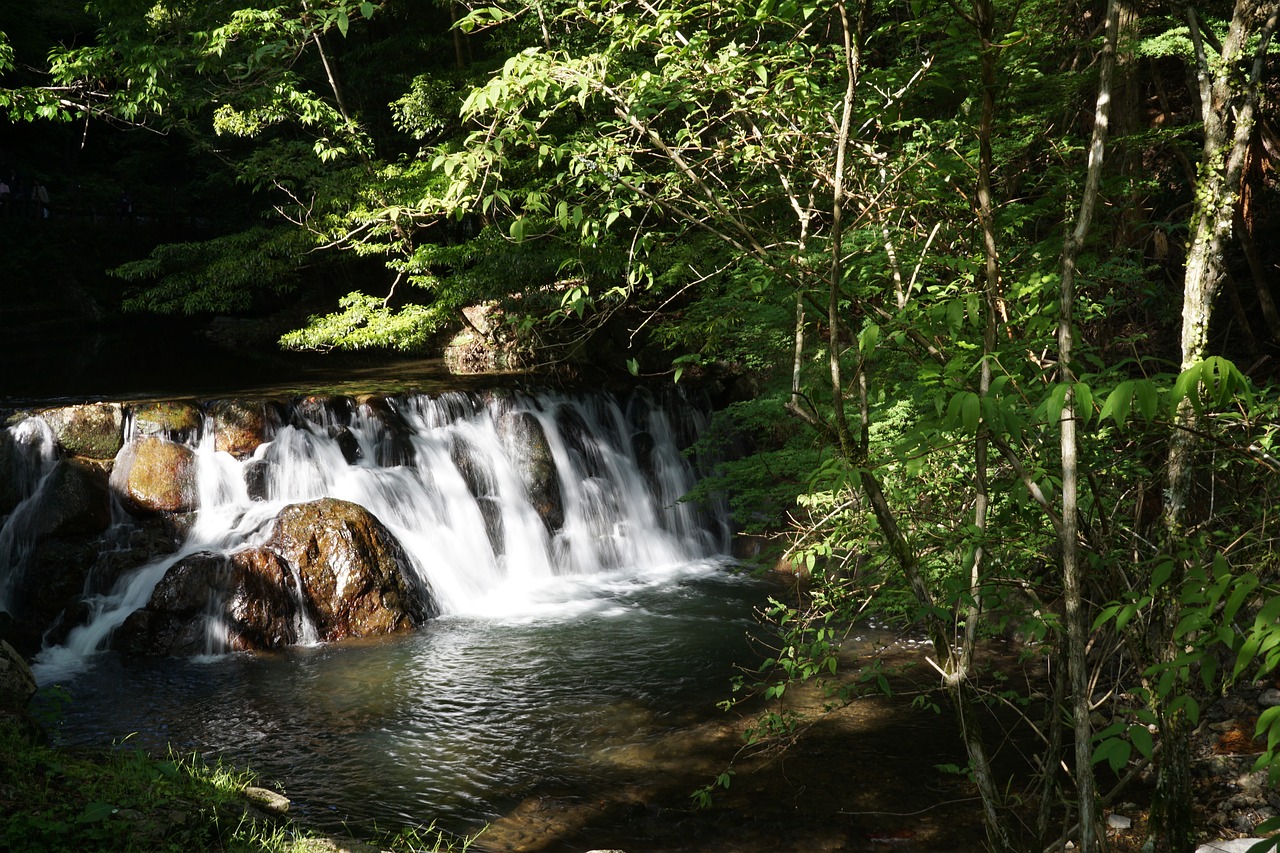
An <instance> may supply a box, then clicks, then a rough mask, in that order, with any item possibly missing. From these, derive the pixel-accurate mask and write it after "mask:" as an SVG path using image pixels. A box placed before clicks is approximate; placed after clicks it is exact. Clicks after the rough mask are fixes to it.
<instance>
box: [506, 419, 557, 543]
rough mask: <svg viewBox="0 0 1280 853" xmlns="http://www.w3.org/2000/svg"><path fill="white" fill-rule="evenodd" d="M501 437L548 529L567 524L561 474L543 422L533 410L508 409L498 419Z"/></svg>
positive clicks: (535, 507)
mask: <svg viewBox="0 0 1280 853" xmlns="http://www.w3.org/2000/svg"><path fill="white" fill-rule="evenodd" d="M497 427H498V437H499V438H500V439H501V440H502V443H503V445H504V446H505V447H506V449H507V454H508V455H509V456H511V458H512V459H514V460H516V462H517V464H516V466H515V467H516V470H517V471H518V472H519V474H520V477H521V479H522V480H523V481H524V487H525V491H526V492H527V493H528V495H529V501H530V503H532V504H533V508H534V509H535V510H536V511H537V513H538V515H539V516H540V517H541V518H542V523H543V524H545V525H546V527H547V531H548V532H550V533H555V532H556V531H558V530H559V529H560V528H561V527H563V526H564V498H563V496H562V494H561V492H560V474H559V472H558V471H557V470H556V462H555V457H554V456H553V455H552V453H551V445H550V444H549V443H548V442H547V435H546V433H545V432H544V431H543V429H542V424H541V423H539V421H538V419H537V418H536V417H534V415H533V414H532V413H530V412H509V413H506V414H504V415H502V416H501V417H500V418H499V419H498V424H497Z"/></svg>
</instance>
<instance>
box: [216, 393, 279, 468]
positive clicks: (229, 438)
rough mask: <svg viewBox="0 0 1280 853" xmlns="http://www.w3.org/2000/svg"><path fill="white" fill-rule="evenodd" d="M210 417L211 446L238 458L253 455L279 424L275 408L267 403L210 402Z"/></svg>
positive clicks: (268, 439) (269, 438)
mask: <svg viewBox="0 0 1280 853" xmlns="http://www.w3.org/2000/svg"><path fill="white" fill-rule="evenodd" d="M209 414H210V416H211V417H212V420H213V449H214V450H220V451H223V452H226V453H230V454H231V455H232V456H234V457H236V458H237V459H244V458H245V457H248V456H252V455H253V452H254V451H255V450H257V449H258V446H259V445H261V444H263V443H264V442H267V441H270V440H271V436H272V434H273V433H274V432H275V429H276V427H277V426H278V425H279V422H280V416H279V413H278V412H277V410H276V407H275V406H274V405H272V404H270V403H266V402H256V403H254V402H242V401H239V400H217V401H215V402H213V403H211V404H210V405H209Z"/></svg>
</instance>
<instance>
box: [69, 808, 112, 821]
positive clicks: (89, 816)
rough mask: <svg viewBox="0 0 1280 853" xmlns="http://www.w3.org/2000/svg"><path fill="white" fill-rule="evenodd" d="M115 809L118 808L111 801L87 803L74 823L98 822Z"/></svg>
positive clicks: (109, 815)
mask: <svg viewBox="0 0 1280 853" xmlns="http://www.w3.org/2000/svg"><path fill="white" fill-rule="evenodd" d="M117 811H118V809H117V808H116V807H115V806H113V805H112V804H111V803H88V804H87V805H85V807H84V811H82V812H81V813H80V816H79V817H77V818H76V823H100V822H101V821H104V820H106V819H107V818H109V817H111V816H112V815H113V814H115V813H116V812H117Z"/></svg>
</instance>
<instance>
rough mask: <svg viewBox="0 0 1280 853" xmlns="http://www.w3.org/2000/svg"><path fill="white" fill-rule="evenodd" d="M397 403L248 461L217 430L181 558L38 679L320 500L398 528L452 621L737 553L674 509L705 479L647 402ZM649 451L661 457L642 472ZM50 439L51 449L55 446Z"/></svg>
mask: <svg viewBox="0 0 1280 853" xmlns="http://www.w3.org/2000/svg"><path fill="white" fill-rule="evenodd" d="M386 402H387V404H388V405H389V407H390V409H391V410H392V411H393V414H394V418H393V420H394V423H393V424H392V425H391V427H390V428H389V427H388V424H387V423H385V420H386V416H385V415H384V414H382V413H381V412H380V411H379V408H374V407H370V406H369V405H367V404H366V405H360V406H357V407H355V408H354V410H353V411H351V413H350V415H349V417H348V416H344V415H341V414H340V413H339V412H338V411H336V410H334V409H332V408H328V407H320V406H316V405H315V404H314V403H312V404H309V405H307V406H305V407H301V406H300V407H296V408H295V409H294V410H293V412H292V418H290V419H289V420H288V422H287V423H286V425H285V426H282V427H280V428H279V430H278V431H277V432H276V434H275V435H274V436H273V437H272V440H271V441H269V442H268V443H266V444H263V445H262V446H260V447H259V448H258V449H257V451H256V452H255V453H254V455H253V457H252V459H246V460H237V459H235V458H233V457H232V456H230V455H229V454H227V453H224V452H219V451H215V450H214V441H213V430H212V428H211V425H210V424H206V426H205V429H204V430H203V433H202V436H201V437H200V438H199V439H198V442H197V446H196V448H195V449H196V456H197V460H198V469H197V470H198V478H197V483H198V512H197V516H196V520H195V523H194V524H193V526H192V527H191V529H190V532H189V534H188V535H187V538H186V540H185V542H184V543H183V545H182V547H181V548H180V549H179V551H178V552H177V553H176V554H173V555H170V556H167V557H165V558H163V559H160V560H157V561H155V562H153V563H150V564H148V565H144V566H142V567H140V568H138V569H136V570H134V571H133V572H131V573H128V574H126V575H125V576H124V577H122V578H121V579H120V580H119V581H118V582H117V584H116V585H115V587H114V588H112V589H110V590H107V591H105V592H101V593H99V594H96V595H94V596H92V598H91V599H90V602H89V603H90V605H91V608H92V616H91V618H90V619H89V621H88V622H87V623H86V624H84V625H82V626H80V627H78V628H76V629H75V630H74V631H72V632H71V634H70V635H69V636H68V637H67V640H66V642H65V643H64V644H63V645H61V646H57V647H53V648H47V649H45V650H44V651H43V652H41V654H40V656H39V658H38V659H37V666H36V671H37V677H38V678H39V680H40V681H41V682H45V683H47V682H49V681H53V680H57V679H61V678H65V677H67V676H68V675H71V674H73V673H75V672H76V671H79V670H80V669H82V668H83V666H84V665H85V663H86V661H88V660H90V659H91V658H92V656H93V655H94V654H96V653H97V652H99V651H101V650H103V649H104V648H106V647H107V645H108V644H109V641H110V636H111V633H112V632H113V631H114V630H115V629H116V628H117V627H119V626H120V625H121V624H122V623H123V622H124V620H125V619H126V618H127V617H128V616H129V615H130V614H131V613H132V612H134V611H135V610H137V609H138V608H140V607H143V606H144V605H145V604H146V603H147V601H148V599H149V598H150V596H151V594H152V592H153V590H154V589H155V586H156V584H158V583H159V581H160V580H161V578H163V577H164V574H165V572H166V571H168V569H169V568H170V567H171V566H173V565H174V564H175V563H177V562H178V561H179V560H181V559H182V558H184V557H186V556H188V555H190V554H193V553H197V552H214V553H222V554H228V553H232V552H234V551H236V550H239V549H244V548H251V547H257V546H259V545H261V544H262V542H263V541H264V540H265V539H266V537H267V534H268V531H269V530H270V527H271V522H272V520H273V519H274V518H275V516H276V515H277V514H278V513H279V512H280V510H281V509H283V508H284V507H285V506H287V505H290V504H295V503H300V502H305V501H311V500H316V499H318V498H322V497H333V498H339V499H343V500H348V501H352V502H354V503H358V504H360V505H362V506H364V507H365V508H366V509H368V510H369V511H370V512H371V513H372V514H373V515H375V516H376V517H377V518H378V519H379V520H380V521H381V522H382V523H383V524H384V525H386V526H387V528H388V529H389V530H390V531H391V532H392V533H393V534H394V535H395V536H396V538H397V539H398V540H399V541H400V543H401V545H402V546H403V547H404V549H405V551H406V552H407V554H408V555H409V558H410V561H411V563H412V565H411V567H410V568H411V571H412V572H413V573H415V574H416V575H417V580H418V581H419V582H420V584H421V586H422V587H423V588H425V589H429V590H431V591H432V594H433V595H434V597H435V600H436V604H437V606H438V607H439V609H440V611H441V612H442V613H443V614H445V615H457V616H469V617H483V618H494V617H503V618H507V617H511V616H513V615H516V614H520V613H522V612H528V611H530V610H533V611H537V610H538V609H539V608H545V607H546V606H548V605H550V604H551V602H561V603H560V604H559V605H556V606H568V605H567V604H565V603H564V599H563V597H562V595H561V594H558V593H556V592H553V591H551V590H556V589H557V585H558V584H559V585H561V586H562V584H563V580H564V579H565V578H568V577H576V578H583V577H589V576H596V575H599V576H601V577H602V578H605V577H617V576H624V577H637V576H644V575H647V574H657V575H661V574H662V573H664V572H669V571H671V570H672V569H673V568H676V567H679V566H682V565H687V564H688V563H690V562H693V561H698V560H701V559H704V558H707V557H711V556H713V555H716V554H718V553H722V552H723V551H724V550H725V546H726V545H727V543H726V542H725V541H723V538H722V537H721V536H718V535H716V534H713V533H712V532H711V531H709V530H708V529H707V525H706V522H705V519H706V516H704V515H702V514H701V513H700V512H699V510H698V509H697V508H695V507H693V506H691V505H687V504H680V503H678V499H679V497H680V496H682V495H683V494H685V493H686V492H687V491H688V490H689V489H690V488H691V487H692V486H693V485H694V483H695V473H694V472H693V471H692V469H691V467H690V465H689V464H688V462H687V461H686V459H685V458H684V457H683V456H682V455H681V453H680V450H679V447H678V446H677V444H676V438H675V436H676V429H675V427H674V426H673V424H672V422H671V415H670V414H669V413H667V412H665V411H663V410H662V409H661V408H659V407H657V406H654V405H652V404H651V403H650V402H649V401H648V398H647V396H644V395H637V396H636V397H635V398H634V399H633V400H631V401H630V402H629V404H628V407H627V411H624V410H623V408H622V407H621V406H619V405H618V403H617V402H616V401H615V400H614V399H613V398H611V397H605V396H594V397H589V398H569V397H563V396H542V397H538V398H534V397H529V396H525V395H514V396H508V397H496V398H493V399H491V400H490V401H489V402H488V403H483V402H481V401H480V399H479V398H477V397H475V396H474V395H469V394H464V393H448V394H444V395H441V396H439V397H434V398H428V397H422V396H412V397H403V398H392V399H390V400H388V401H386ZM515 413H528V415H530V416H532V417H533V418H534V419H536V421H537V422H538V423H539V424H540V425H541V427H542V430H543V432H544V433H545V436H546V440H547V444H548V446H549V447H550V450H551V454H552V457H553V460H554V467H555V471H556V472H557V476H558V480H559V490H560V494H561V499H562V504H563V515H564V520H563V524H562V525H561V526H560V527H559V528H558V529H556V530H552V531H549V530H548V528H547V525H546V524H544V522H543V519H542V518H541V517H540V516H539V514H538V512H537V510H536V509H535V507H534V505H533V502H532V501H531V496H530V495H529V494H528V491H527V489H526V486H525V477H524V476H523V475H522V472H523V471H524V470H525V469H526V467H527V466H528V465H529V450H530V448H528V447H522V446H519V445H517V444H516V443H514V442H512V441H511V440H510V439H509V435H508V438H507V440H504V433H503V430H502V424H503V423H504V417H505V418H510V417H511V416H512V415H513V414H515ZM683 414H689V412H688V411H685V412H683ZM24 423H25V422H24ZM344 431H349V433H350V435H349V436H347V437H346V440H347V441H348V442H349V441H350V439H351V438H354V442H355V445H356V446H358V448H359V451H358V453H357V454H356V458H355V459H354V460H353V461H352V462H348V459H347V456H345V455H344V452H343V445H342V443H341V441H340V439H342V438H343V433H344ZM46 432H47V430H46ZM128 437H129V436H126V438H128ZM637 438H639V439H640V440H641V441H642V443H643V444H644V446H645V447H646V448H648V447H651V449H648V450H646V452H645V453H644V456H645V459H643V460H642V459H640V458H638V457H637V452H636V449H635V447H636V444H637ZM44 441H45V445H47V446H49V447H51V439H47V438H46V439H44ZM28 443H29V442H28ZM42 446H44V445H42ZM350 449H351V448H350V445H349V444H348V446H347V450H348V453H350ZM41 452H42V453H44V454H45V456H48V461H47V462H46V463H42V464H45V466H46V468H48V467H50V466H51V465H52V452H51V450H50V451H47V452H46V451H41ZM41 458H42V459H43V458H45V457H44V456H41ZM455 460H456V461H455ZM464 460H465V461H464ZM382 462H385V463H386V464H382ZM459 463H462V464H463V467H466V468H467V469H469V473H470V477H468V476H466V475H465V474H464V472H463V470H462V468H460V467H459ZM642 463H643V464H642ZM250 466H266V469H267V472H266V475H265V477H264V479H263V482H264V483H265V492H266V494H265V496H262V495H260V496H259V497H260V498H262V499H258V500H254V499H252V498H251V497H250V489H249V487H248V486H247V485H246V483H247V479H248V478H247V477H246V472H247V471H249V470H250ZM45 474H47V471H44V472H43V474H42V476H43V475H45ZM468 480H470V486H469V485H468ZM477 494H478V495H479V497H477V496H476V495H477ZM21 509H22V507H21V506H20V507H19V509H18V510H15V511H14V513H12V514H11V515H10V517H9V519H8V520H7V521H8V523H6V526H5V528H4V530H0V591H3V590H4V589H6V588H7V586H8V583H7V578H8V577H9V575H10V574H12V573H13V572H14V571H17V570H18V569H19V568H20V566H19V563H20V559H21V556H22V555H21V554H19V553H18V552H17V550H16V548H17V546H9V545H7V544H6V543H7V542H8V541H9V540H13V541H17V537H15V535H14V534H7V531H8V530H9V528H10V527H11V526H12V527H14V529H15V530H21V529H22V526H21V524H19V523H17V522H15V519H16V518H18V517H19V513H20V511H21ZM486 510H488V512H487V517H486ZM6 535H8V536H9V539H6V538H5V536H6ZM6 547H8V548H9V549H10V551H11V552H12V553H8V552H6V551H5V550H4V549H5V548H6ZM5 572H9V574H4V573H5ZM2 602H3V598H0V603H2ZM300 610H301V611H302V612H303V613H304V617H303V618H305V608H300ZM220 635H221V636H225V634H223V633H222V629H221V627H220V626H219V625H218V624H217V622H216V620H213V621H211V622H210V651H214V652H216V651H219V650H220V648H219V639H220ZM298 635H299V637H300V638H301V639H302V641H303V643H308V642H314V639H315V636H316V634H315V629H314V627H312V626H309V625H308V624H306V623H305V621H304V623H303V624H301V625H299V632H298Z"/></svg>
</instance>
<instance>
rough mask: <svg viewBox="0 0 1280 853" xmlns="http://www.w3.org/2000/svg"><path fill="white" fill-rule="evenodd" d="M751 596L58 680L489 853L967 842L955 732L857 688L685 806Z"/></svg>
mask: <svg viewBox="0 0 1280 853" xmlns="http://www.w3.org/2000/svg"><path fill="white" fill-rule="evenodd" d="M765 592H766V590H765V589H764V588H763V587H762V586H760V585H759V584H756V583H754V582H750V581H747V580H744V579H742V578H737V577H734V576H731V575H729V574H726V573H724V572H723V571H722V570H711V571H708V570H707V567H701V568H698V569H696V570H689V569H687V568H686V569H684V570H681V571H678V572H676V573H675V574H673V575H670V576H668V577H667V578H666V579H665V580H664V581H663V582H661V583H653V582H651V581H646V582H643V583H637V582H635V581H634V579H629V578H621V577H616V576H615V577H612V578H606V579H592V580H591V581H590V582H589V583H586V584H575V585H574V589H573V590H572V593H571V594H570V595H567V596H566V595H561V594H557V595H556V596H554V597H553V598H551V599H548V600H547V601H545V602H537V601H531V602H529V604H530V606H529V607H526V608H524V609H523V611H521V612H519V613H515V614H511V615H508V616H503V617H498V618H493V619H481V618H470V617H467V618H464V617H450V618H446V619H443V620H440V621H439V622H437V623H434V624H432V625H430V626H429V627H427V628H426V629H424V630H423V631H421V632H420V633H418V634H414V635H411V636H408V637H399V638H393V639H381V640H366V641H356V642H347V643H342V644H338V645H332V646H320V647H314V648H295V649H290V650H288V651H286V652H282V653H277V654H258V655H230V656H223V657H217V658H211V659H206V660H173V659H170V660H163V661H155V660H151V661H147V660H121V659H118V658H115V657H114V656H110V655H105V656H102V657H101V658H100V659H99V660H98V662H97V664H96V666H95V667H94V668H93V669H92V670H91V671H90V672H89V673H86V674H84V675H82V676H80V677H78V678H77V679H76V680H75V681H73V682H72V683H71V685H70V689H71V691H72V694H73V702H72V703H71V705H70V708H69V710H68V712H67V715H66V717H65V720H64V722H63V724H62V728H61V731H60V732H59V733H58V734H59V737H60V738H61V739H62V740H63V741H65V742H68V743H77V742H101V741H102V740H104V739H107V740H109V739H120V738H123V737H125V736H130V735H131V739H130V742H131V743H134V744H139V743H140V744H141V745H144V746H148V747H153V748H164V745H165V744H173V746H174V747H175V748H177V749H179V750H184V751H185V750H198V751H201V752H203V753H205V754H206V755H207V756H211V757H212V756H217V757H221V758H225V759H227V760H229V761H231V762H233V763H236V764H250V765H252V766H253V767H254V769H255V770H256V771H258V772H259V773H260V774H261V776H262V777H263V778H264V779H266V780H272V781H276V782H278V783H279V784H281V785H282V786H283V788H284V790H285V792H286V793H287V794H288V795H289V796H290V797H291V798H292V799H293V800H294V812H295V813H296V814H297V816H298V817H300V818H301V819H302V820H304V821H305V822H308V823H311V824H315V825H318V826H321V827H324V828H328V829H332V830H341V829H351V830H354V831H356V832H361V831H369V830H371V829H372V828H373V827H375V826H377V827H381V828H383V829H386V828H388V827H394V826H400V825H423V824H427V823H431V822H432V821H435V822H438V824H439V825H440V826H441V827H443V828H446V829H449V830H450V831H455V832H459V833H473V832H476V831H477V830H479V829H480V828H482V827H485V826H487V827H488V828H487V829H486V831H485V832H484V834H483V835H481V836H480V838H479V840H478V841H477V842H476V844H475V846H474V847H473V848H472V849H476V850H481V851H488V853H498V851H545V853H560V851H564V853H569V851H581V850H586V849H593V848H602V849H625V850H626V851H628V853H641V852H642V851H682V850H688V851H708V853H715V851H726V853H727V851H736V852H737V853H756V851H760V853H763V851H789V850H794V851H818V850H869V851H875V850H885V849H893V850H906V851H915V850H929V851H940V850H942V851H945V850H957V851H960V850H975V849H980V847H981V834H980V826H979V823H978V820H977V818H978V810H977V805H976V803H974V802H972V801H971V800H970V797H971V794H970V792H969V790H968V787H967V785H966V784H964V781H963V779H962V778H961V777H959V776H955V775H951V774H948V773H946V772H944V771H942V770H939V769H938V768H937V767H936V766H935V765H939V764H963V763H964V761H963V750H962V749H961V748H960V747H959V745H958V743H957V742H956V739H955V737H954V735H953V732H954V725H953V724H952V722H951V721H950V720H949V719H947V718H945V717H939V716H937V715H935V714H933V713H930V712H923V711H915V710H912V709H910V708H909V707H908V706H909V699H905V698H895V699H885V698H882V697H876V698H869V699H864V700H859V701H858V702H856V703H854V704H853V705H851V706H849V707H847V708H844V709H842V710H840V711H837V712H834V713H832V714H829V715H826V716H825V717H823V718H822V719H821V720H820V721H819V722H817V723H815V724H814V725H812V726H810V727H808V728H806V729H804V730H803V731H802V732H801V733H800V734H799V735H798V736H797V737H796V738H795V739H794V741H793V742H791V743H790V744H789V745H787V746H786V748H776V747H775V748H771V749H770V750H766V751H758V752H744V753H742V754H740V755H739V756H738V758H737V759H736V762H735V765H734V766H735V770H736V775H735V776H734V779H733V782H732V785H731V787H730V788H729V790H727V791H722V792H720V793H719V794H718V795H717V797H716V799H715V803H714V805H713V807H712V808H710V809H706V810H697V809H694V808H693V807H692V803H693V800H692V798H691V794H692V792H693V791H694V790H695V789H696V788H699V787H701V786H703V785H705V784H706V783H707V782H708V781H710V780H711V779H712V778H714V777H715V776H716V775H717V774H718V773H720V772H721V771H723V770H724V769H725V768H726V767H727V766H728V764H729V762H730V761H731V760H733V759H734V756H735V753H738V751H739V749H740V746H741V732H742V730H743V726H744V725H745V723H746V720H745V718H744V717H743V716H741V715H740V714H739V713H737V712H733V713H728V714H726V713H724V712H721V711H719V710H718V709H717V708H716V702H717V701H718V700H720V699H723V698H725V697H726V696H727V695H728V694H729V690H728V686H729V678H730V676H731V674H732V672H733V671H734V667H735V665H739V664H742V663H743V662H744V661H748V660H750V658H751V654H750V651H749V647H750V644H749V643H748V641H747V637H748V635H749V634H754V633H756V632H757V631H758V630H759V629H758V626H756V623H755V622H754V620H753V619H752V618H751V609H752V607H753V606H754V605H755V604H757V603H759V602H760V601H761V600H762V598H763V595H764V594H765ZM544 605H545V606H544ZM890 639H891V638H890ZM898 654H899V656H900V657H901V658H902V659H903V660H907V659H910V658H911V656H912V653H911V652H910V651H909V650H900V651H899V652H898ZM798 700H799V701H800V702H801V703H803V704H804V705H806V706H807V707H808V708H809V709H810V710H816V709H817V708H819V707H820V706H821V704H822V698H821V697H820V696H818V695H816V694H808V695H803V694H802V695H799V696H798Z"/></svg>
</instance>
